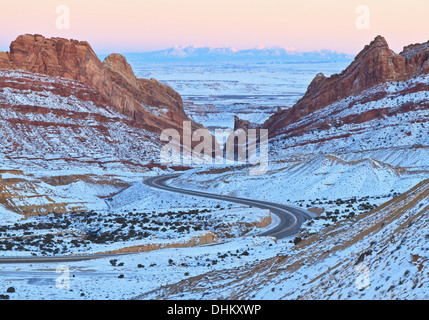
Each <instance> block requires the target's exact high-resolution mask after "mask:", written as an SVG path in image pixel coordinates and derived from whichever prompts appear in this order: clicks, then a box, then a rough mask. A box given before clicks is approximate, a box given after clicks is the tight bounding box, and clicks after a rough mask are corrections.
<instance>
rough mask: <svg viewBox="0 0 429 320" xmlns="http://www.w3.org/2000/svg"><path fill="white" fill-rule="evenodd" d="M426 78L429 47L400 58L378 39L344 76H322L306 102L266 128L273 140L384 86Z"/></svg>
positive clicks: (409, 49)
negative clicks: (298, 124)
mask: <svg viewBox="0 0 429 320" xmlns="http://www.w3.org/2000/svg"><path fill="white" fill-rule="evenodd" d="M422 74H429V43H424V44H416V45H411V46H408V47H405V48H404V50H403V52H401V53H400V54H396V53H395V52H393V51H392V50H390V49H389V46H388V44H387V42H386V40H385V39H384V38H383V37H381V36H378V37H376V38H375V39H374V41H372V42H371V43H370V44H369V45H367V46H365V48H364V49H363V50H362V51H361V52H360V53H359V54H358V55H357V56H356V58H355V60H354V61H353V62H352V63H351V64H350V66H349V67H347V68H346V69H345V70H344V71H343V72H341V73H340V74H334V75H332V76H331V77H329V78H327V77H325V76H324V75H323V74H318V75H317V76H316V77H315V78H314V80H313V81H312V82H311V84H310V85H309V87H308V90H307V92H306V94H305V95H304V97H303V98H301V99H300V100H299V101H298V102H297V103H296V104H295V105H294V106H293V107H292V108H290V109H287V110H284V111H279V112H277V113H275V114H274V115H272V116H271V117H270V118H269V119H268V120H267V121H266V122H265V123H264V125H263V127H264V128H266V129H269V130H270V135H271V136H274V135H278V134H281V132H282V129H283V128H285V127H287V126H288V125H290V124H292V123H294V122H297V121H298V120H299V119H301V118H302V117H305V116H307V115H309V114H311V113H313V112H315V111H317V110H320V109H322V108H324V107H326V106H328V105H331V104H333V103H335V102H337V101H340V100H341V99H344V98H346V97H349V96H352V95H357V94H359V93H361V92H363V91H364V90H366V89H368V88H371V87H374V86H376V85H378V84H381V83H386V82H396V81H407V80H409V79H412V78H414V77H416V76H418V75H422Z"/></svg>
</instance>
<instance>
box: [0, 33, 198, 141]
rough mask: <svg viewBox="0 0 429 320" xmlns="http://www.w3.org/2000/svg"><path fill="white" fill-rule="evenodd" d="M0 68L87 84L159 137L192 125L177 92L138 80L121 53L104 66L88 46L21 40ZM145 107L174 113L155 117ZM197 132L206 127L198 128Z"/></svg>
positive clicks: (1, 60) (0, 58)
mask: <svg viewBox="0 0 429 320" xmlns="http://www.w3.org/2000/svg"><path fill="white" fill-rule="evenodd" d="M0 68H3V69H15V70H24V71H29V72H32V73H40V74H46V75H49V76H55V77H63V78H68V79H73V80H78V81H81V82H83V83H84V84H86V85H89V86H90V87H91V88H93V89H95V90H97V91H99V92H100V93H101V95H102V97H103V99H104V100H105V101H106V103H108V104H109V105H110V106H112V107H113V108H115V109H116V110H118V111H120V112H121V113H123V114H125V115H127V116H129V117H130V118H132V119H133V120H134V124H135V126H137V127H142V128H145V129H148V130H150V131H153V132H158V133H159V132H161V131H162V130H164V129H166V128H175V129H178V130H180V129H181V128H182V123H183V121H189V120H190V119H189V118H188V116H187V115H186V114H185V112H184V110H183V103H182V99H181V97H180V95H179V94H178V93H177V92H175V91H174V90H173V89H171V88H169V87H167V86H165V85H162V84H161V83H159V82H158V81H156V80H144V79H137V78H136V76H135V75H134V73H133V71H132V68H131V66H130V65H129V64H128V63H127V61H126V60H125V58H124V57H123V56H121V55H119V54H113V55H110V56H109V57H107V58H106V60H105V62H104V63H103V62H101V61H100V60H99V59H98V57H97V56H96V54H95V53H94V51H93V50H92V48H91V46H90V45H89V44H88V43H87V42H85V41H77V40H67V39H63V38H50V39H47V38H45V37H43V36H41V35H28V34H27V35H21V36H19V37H18V38H17V39H16V40H15V41H13V42H12V43H11V45H10V52H0ZM142 104H143V106H142ZM144 106H149V107H154V108H158V109H160V110H168V111H167V112H166V113H165V114H163V115H161V116H160V115H155V114H153V113H152V112H149V111H148V110H147V109H146V108H145V107H144ZM193 127H194V128H198V127H201V126H200V125H198V124H195V123H193Z"/></svg>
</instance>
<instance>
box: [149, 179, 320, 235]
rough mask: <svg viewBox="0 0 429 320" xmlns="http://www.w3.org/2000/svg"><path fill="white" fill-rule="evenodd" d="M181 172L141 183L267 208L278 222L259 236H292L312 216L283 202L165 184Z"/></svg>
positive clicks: (162, 188) (166, 189) (172, 190)
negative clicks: (277, 218)
mask: <svg viewBox="0 0 429 320" xmlns="http://www.w3.org/2000/svg"><path fill="white" fill-rule="evenodd" d="M180 175H181V174H169V175H162V176H156V177H151V178H148V179H146V180H144V181H143V183H144V184H145V185H147V186H149V187H153V188H158V189H161V190H165V191H171V192H177V193H182V194H187V195H192V196H197V197H203V198H209V199H215V200H221V201H227V202H234V203H240V204H245V205H249V206H253V207H257V208H261V209H269V210H271V212H272V213H274V214H275V215H277V216H278V217H279V218H280V223H279V224H278V225H277V226H276V227H275V228H273V229H271V230H268V231H266V232H264V233H261V234H260V236H271V237H276V238H277V239H283V238H286V237H289V236H293V235H295V234H297V233H298V231H299V228H300V226H301V225H302V224H303V223H304V222H305V221H306V220H308V219H310V218H312V217H314V216H312V214H311V212H308V211H305V210H303V209H299V208H295V207H291V206H287V205H284V204H277V203H273V202H267V201H259V200H251V199H245V198H237V197H231V196H225V195H219V194H212V193H205V192H200V191H195V190H188V189H182V188H176V187H172V186H169V185H167V184H166V182H167V181H168V180H170V179H173V178H177V177H179V176H180Z"/></svg>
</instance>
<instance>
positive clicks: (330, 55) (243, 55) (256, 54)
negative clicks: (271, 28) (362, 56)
mask: <svg viewBox="0 0 429 320" xmlns="http://www.w3.org/2000/svg"><path fill="white" fill-rule="evenodd" d="M105 56H107V55H99V57H100V59H103V58H104V57H105ZM124 56H126V57H127V59H128V60H129V61H130V62H141V61H150V62H157V61H159V62H162V61H177V60H180V61H202V62H204V61H213V60H215V61H222V60H223V61H225V60H226V61H231V60H284V61H290V62H295V61H296V62H300V61H306V62H312V61H314V62H320V61H345V60H352V59H353V58H354V57H353V56H352V55H347V54H345V53H340V52H336V51H332V50H318V51H310V52H300V51H298V50H296V49H295V48H293V47H264V46H258V47H256V48H253V49H245V50H238V49H235V48H231V47H224V48H219V47H207V46H195V45H184V46H179V45H177V46H174V47H172V48H169V49H165V50H159V51H152V52H142V53H125V54H124Z"/></svg>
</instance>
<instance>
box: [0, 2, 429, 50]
mask: <svg viewBox="0 0 429 320" xmlns="http://www.w3.org/2000/svg"><path fill="white" fill-rule="evenodd" d="M64 8H65V9H64ZM428 12H429V1H428V0H407V1H403V0H358V1H355V0H325V1H321V0H299V1H296V0H294V1H289V0H120V1H118V0H91V1H88V0H60V1H58V0H40V1H34V0H32V1H30V0H14V1H6V0H2V1H1V3H0V51H7V50H8V48H9V44H10V42H11V41H13V40H14V39H15V38H16V37H17V36H18V35H20V34H25V33H30V34H42V35H44V36H46V37H54V36H55V37H63V38H68V39H77V40H85V41H88V42H89V43H90V44H91V46H92V47H93V48H94V50H95V52H96V53H98V54H103V53H111V52H120V53H125V52H144V51H154V50H161V49H166V48H170V47H173V46H174V45H186V44H189V45H206V46H216V47H235V48H237V49H249V48H254V47H256V46H259V45H263V46H283V47H291V46H292V47H294V48H296V49H297V50H299V51H313V50H320V49H331V50H335V51H339V52H344V53H347V54H357V53H358V52H359V51H360V50H361V49H362V48H363V47H364V46H365V45H366V44H368V43H369V42H371V40H373V39H374V38H375V37H376V36H377V35H382V36H384V37H385V38H386V40H387V41H388V43H389V46H390V47H391V48H392V49H393V50H394V51H395V52H400V51H401V50H402V48H403V47H404V46H405V45H408V44H411V43H422V42H426V41H428V40H429V32H428V30H429V19H428Z"/></svg>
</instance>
